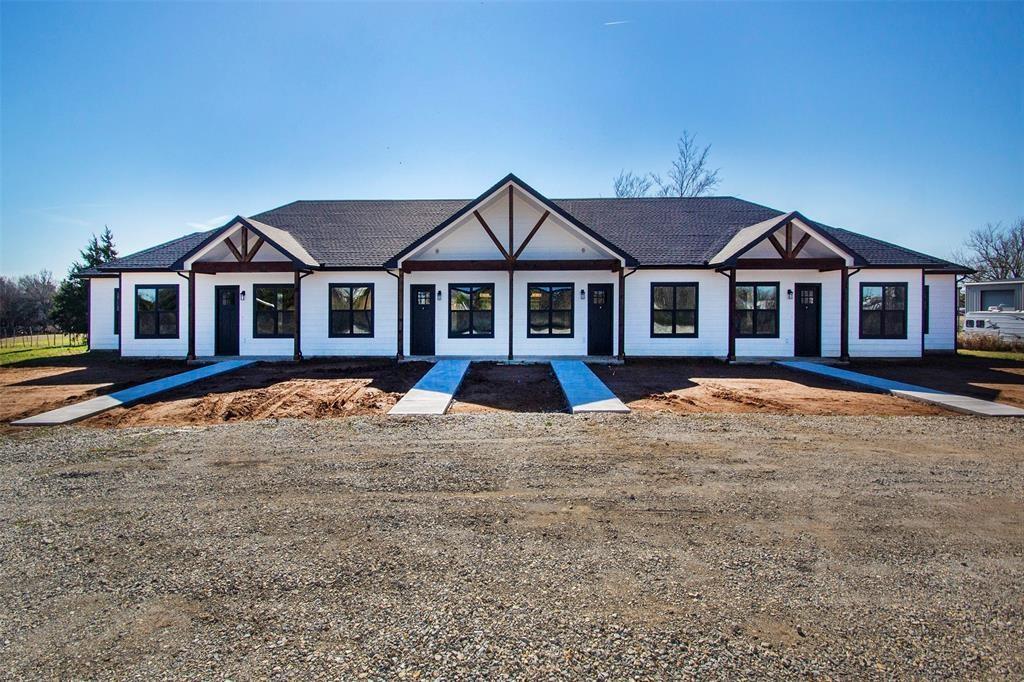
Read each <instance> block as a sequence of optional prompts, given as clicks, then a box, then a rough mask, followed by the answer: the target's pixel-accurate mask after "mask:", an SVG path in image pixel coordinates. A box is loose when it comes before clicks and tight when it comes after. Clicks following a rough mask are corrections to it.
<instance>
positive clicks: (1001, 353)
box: [957, 348, 1024, 362]
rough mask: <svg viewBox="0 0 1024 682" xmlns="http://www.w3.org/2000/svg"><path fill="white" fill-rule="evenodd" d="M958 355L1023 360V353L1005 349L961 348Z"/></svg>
mask: <svg viewBox="0 0 1024 682" xmlns="http://www.w3.org/2000/svg"><path fill="white" fill-rule="evenodd" d="M957 352H958V353H960V355H973V356H974V357H976V358H991V359H992V360H1015V361H1017V362H1024V353H1015V352H1013V351H1006V350H967V349H965V348H961V349H960V350H959V351H957Z"/></svg>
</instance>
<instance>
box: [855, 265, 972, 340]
mask: <svg viewBox="0 0 1024 682" xmlns="http://www.w3.org/2000/svg"><path fill="white" fill-rule="evenodd" d="M880 283H881V284H901V283H906V285H907V338H905V339H862V338H860V285H861V284H880ZM950 297H951V298H952V294H951V295H950ZM920 355H921V270H910V269H889V268H865V269H863V270H861V271H860V272H858V273H857V274H855V275H853V276H852V277H850V356H851V357H883V358H885V357H892V358H895V357H919V356H920Z"/></svg>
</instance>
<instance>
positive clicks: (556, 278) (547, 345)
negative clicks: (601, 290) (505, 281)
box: [502, 270, 619, 356]
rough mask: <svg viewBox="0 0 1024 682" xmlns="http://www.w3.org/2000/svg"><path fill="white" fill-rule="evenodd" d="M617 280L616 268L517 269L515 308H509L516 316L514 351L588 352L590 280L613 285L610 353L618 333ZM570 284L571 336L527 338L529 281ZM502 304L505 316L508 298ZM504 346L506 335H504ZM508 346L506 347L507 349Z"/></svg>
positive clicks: (524, 353)
mask: <svg viewBox="0 0 1024 682" xmlns="http://www.w3.org/2000/svg"><path fill="white" fill-rule="evenodd" d="M618 281H619V275H618V273H615V272H598V271H571V270H570V271H557V272H544V271H537V272H535V271H526V272H523V271H519V272H516V275H515V301H514V306H515V309H514V310H513V311H512V312H513V315H514V317H515V319H514V323H515V327H514V330H515V336H514V338H513V343H514V344H515V354H516V355H540V356H547V355H561V356H579V355H586V354H587V339H588V334H587V306H588V304H589V301H588V299H587V298H586V297H587V296H588V295H589V288H588V287H589V285H590V284H611V285H612V353H613V354H614V353H616V352H617V343H616V340H615V339H616V337H617V336H618V333H617V331H616V330H617V329H618V315H619V311H618V291H617V290H618V288H619V285H618ZM563 282H564V283H569V284H572V285H573V286H572V300H573V336H572V338H536V337H534V338H530V337H529V336H528V334H527V320H528V314H527V312H528V311H527V306H528V305H529V300H528V298H527V291H528V288H529V285H530V284H559V283H563ZM581 289H582V290H583V292H584V298H583V299H582V300H581V299H580V290H581ZM502 308H503V309H504V310H505V315H506V317H507V316H508V300H507V299H506V300H505V301H504V305H503V306H502ZM506 346H507V339H506ZM506 350H507V349H506Z"/></svg>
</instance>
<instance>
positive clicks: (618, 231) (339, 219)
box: [102, 197, 959, 270]
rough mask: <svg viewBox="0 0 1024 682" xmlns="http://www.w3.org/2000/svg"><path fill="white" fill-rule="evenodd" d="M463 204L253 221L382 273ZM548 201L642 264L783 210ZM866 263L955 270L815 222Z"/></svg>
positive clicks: (364, 205)
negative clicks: (396, 256) (280, 230)
mask: <svg viewBox="0 0 1024 682" xmlns="http://www.w3.org/2000/svg"><path fill="white" fill-rule="evenodd" d="M469 201H470V200H466V199H410V200H406V199H401V200H342V201H295V202H292V203H290V204H286V205H284V206H281V207H279V208H275V209H272V210H269V211H265V212H263V213H259V214H257V215H254V216H252V219H253V220H257V221H259V222H261V223H266V224H268V225H271V226H273V227H276V228H279V229H282V230H286V231H288V232H289V233H291V235H292V236H293V237H294V238H295V239H296V240H297V241H298V242H299V243H300V244H301V245H302V246H303V247H304V248H305V249H306V251H308V252H309V254H310V255H311V256H312V257H313V258H314V259H315V260H316V261H317V262H319V263H321V264H323V265H324V266H326V267H335V268H357V267H380V266H382V265H383V264H384V263H386V262H387V261H388V260H389V259H391V258H393V257H394V256H395V255H396V254H398V253H399V252H401V251H402V250H403V249H405V248H407V247H408V246H409V245H410V244H411V243H412V242H414V241H416V240H417V239H419V238H421V237H423V236H424V235H425V234H427V233H428V232H430V231H431V230H432V229H434V228H436V227H437V226H438V225H440V224H442V223H444V222H445V221H446V220H447V219H448V218H449V217H450V216H452V214H454V213H455V212H457V211H459V210H460V209H462V208H464V207H465V206H466V205H467V203H468V202H469ZM552 202H553V203H554V204H557V206H558V207H559V208H561V209H563V210H564V211H565V212H566V213H568V214H570V215H571V216H572V217H574V218H576V219H577V220H578V221H579V222H580V223H582V224H583V225H585V226H586V227H588V228H590V229H591V230H592V231H593V232H594V233H596V234H597V235H598V236H600V237H602V238H604V239H605V240H607V241H608V242H610V243H611V244H613V245H615V246H617V247H618V248H619V249H621V250H622V251H623V252H625V253H626V254H629V255H630V256H632V257H633V258H635V259H636V261H637V262H638V263H639V264H640V265H651V266H654V265H703V264H705V263H706V262H707V261H708V260H710V259H711V258H712V256H714V254H716V253H718V251H720V250H721V249H722V248H723V247H724V246H725V245H726V243H728V241H729V240H730V239H731V238H732V236H733V235H734V234H735V233H736V232H737V231H739V230H740V229H742V228H744V227H747V226H749V225H754V224H756V223H759V222H761V221H764V220H768V219H769V218H774V217H776V216H781V215H783V212H782V211H779V210H777V209H774V208H769V207H767V206H762V205H760V204H755V203H752V202H749V201H744V200H742V199H737V198H735V197H696V198H640V199H554V200H552ZM814 224H815V225H816V226H818V227H819V228H821V229H822V230H823V231H826V232H827V233H829V234H830V235H831V236H832V237H833V238H834V239H836V240H837V241H839V242H841V243H842V244H843V245H845V246H847V247H848V248H849V249H850V250H852V251H853V252H855V253H856V254H857V255H858V256H860V259H858V260H859V261H860V260H862V261H863V262H862V263H860V262H859V263H858V264H864V265H916V266H922V265H923V266H926V267H933V268H938V269H942V268H958V267H959V266H956V265H955V264H953V263H949V262H948V261H944V260H941V259H939V258H933V257H931V256H927V255H924V254H921V253H918V252H916V251H911V250H910V249H905V248H902V247H899V246H896V245H893V244H889V243H887V242H884V241H881V240H878V239H873V238H871V237H867V236H865V235H861V234H857V233H856V232H850V231H849V230H843V229H840V228H835V227H830V226H827V225H823V224H820V223H814ZM214 232H216V230H211V231H208V232H196V233H193V234H190V235H188V236H185V237H181V238H180V239H176V240H173V241H170V242H166V243H164V244H161V245H159V246H155V247H153V248H151V249H146V250H145V251H140V252H139V253H136V254H132V255H130V256H126V257H124V258H120V259H118V260H116V261H112V262H110V263H107V264H104V265H103V266H102V269H103V270H134V269H153V268H169V267H172V265H173V264H174V263H175V262H176V261H177V260H179V259H180V258H182V257H183V256H185V255H186V254H188V253H189V252H190V251H191V250H192V249H194V248H196V247H197V246H198V245H199V244H201V243H202V242H203V240H204V239H206V238H207V237H209V236H210V235H211V234H213V233H214Z"/></svg>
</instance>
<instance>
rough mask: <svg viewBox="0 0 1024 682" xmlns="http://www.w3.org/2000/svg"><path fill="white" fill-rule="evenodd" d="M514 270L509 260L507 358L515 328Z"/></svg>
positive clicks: (510, 356) (510, 354)
mask: <svg viewBox="0 0 1024 682" xmlns="http://www.w3.org/2000/svg"><path fill="white" fill-rule="evenodd" d="M514 273H515V270H514V269H513V267H512V264H511V262H510V263H509V266H508V359H509V360H511V359H512V335H513V334H514V333H515V328H514V326H513V324H512V313H513V311H514V310H515V308H513V307H512V302H513V293H512V289H513V285H514V281H513V280H514V279H515V275H514Z"/></svg>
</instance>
